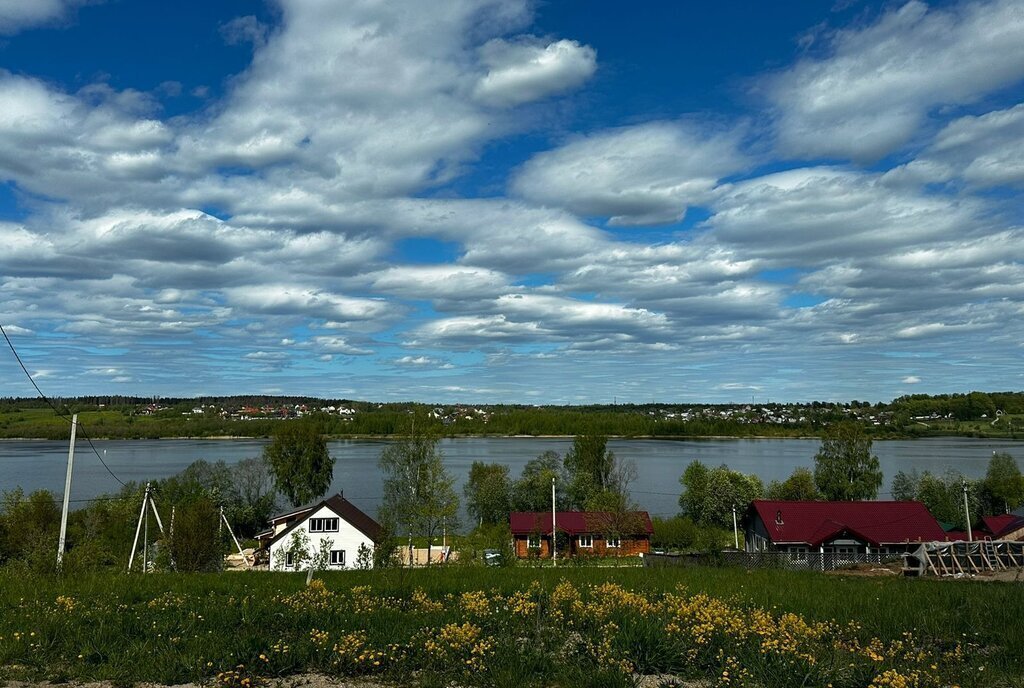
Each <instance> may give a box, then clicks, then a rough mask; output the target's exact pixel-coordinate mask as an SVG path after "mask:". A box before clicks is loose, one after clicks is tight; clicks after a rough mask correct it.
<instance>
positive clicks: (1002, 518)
mask: <svg viewBox="0 0 1024 688" xmlns="http://www.w3.org/2000/svg"><path fill="white" fill-rule="evenodd" d="M981 522H982V523H983V524H984V525H985V530H987V531H988V532H989V534H990V535H991V536H992V538H993V539H998V538H1000V537H1001V536H1003V535H1006V534H1007V533H1012V532H1013V531H1015V530H1020V529H1021V528H1024V517H1021V516H1017V515H1015V514H999V515H998V516H982V517H981Z"/></svg>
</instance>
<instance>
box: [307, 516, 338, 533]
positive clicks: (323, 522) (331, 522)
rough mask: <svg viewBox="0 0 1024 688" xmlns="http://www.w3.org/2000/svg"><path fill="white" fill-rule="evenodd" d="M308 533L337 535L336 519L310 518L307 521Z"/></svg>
mask: <svg viewBox="0 0 1024 688" xmlns="http://www.w3.org/2000/svg"><path fill="white" fill-rule="evenodd" d="M309 532H311V533H337V532H338V519H336V518H311V519H309Z"/></svg>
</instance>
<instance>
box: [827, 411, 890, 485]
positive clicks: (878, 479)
mask: <svg viewBox="0 0 1024 688" xmlns="http://www.w3.org/2000/svg"><path fill="white" fill-rule="evenodd" d="M814 484H815V485H816V486H817V487H818V490H820V491H821V494H822V495H823V496H824V497H825V499H828V500H833V501H856V500H862V499H874V498H875V497H876V496H878V488H879V487H881V485H882V470H881V468H880V467H879V463H878V457H877V456H875V455H874V454H872V453H871V438H870V437H869V436H868V435H867V434H866V433H865V432H864V429H863V428H862V427H861V426H860V425H858V424H857V423H854V422H850V421H844V422H840V423H834V424H832V425H830V426H829V427H828V428H827V429H826V430H825V434H824V435H823V436H822V439H821V448H820V449H819V450H818V453H817V454H815V456H814Z"/></svg>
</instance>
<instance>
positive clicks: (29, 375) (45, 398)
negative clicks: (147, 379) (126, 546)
mask: <svg viewBox="0 0 1024 688" xmlns="http://www.w3.org/2000/svg"><path fill="white" fill-rule="evenodd" d="M0 334H3V336H4V341H6V342H7V346H8V347H10V349H11V353H13V354H14V358H15V359H16V360H17V361H18V365H20V366H21V369H22V371H24V373H25V376H26V377H27V378H28V381H29V382H31V383H32V386H33V387H35V390H36V392H38V393H39V396H40V397H42V399H43V401H45V402H46V405H47V406H49V407H50V408H51V409H53V412H54V413H55V414H57V417H58V418H62V419H64V420H65V421H67V422H68V423H71V422H72V419H71V418H68V417H67V416H66V415H65V414H63V413H61V412H60V409H58V408H57V407H56V406H55V405H54V403H53V402H52V401H50V398H49V397H48V396H46V395H45V394H44V393H43V390H41V389H39V385H37V384H36V381H35V379H34V378H33V377H32V373H30V372H28V368H26V367H25V362H24V361H22V360H21V356H19V355H18V350H17V349H16V348H14V342H12V341H11V338H10V337H8V336H7V330H5V329H4V326H3V325H2V324H0ZM78 429H79V430H81V432H82V436H83V437H85V440H86V441H87V442H88V443H89V447H90V448H92V453H93V454H95V455H96V458H97V459H99V460H100V463H101V464H103V467H104V468H106V469H107V473H109V474H110V477H111V478H113V479H114V480H116V481H117V482H119V483H121V486H122V487H126V486H127V483H125V481H123V480H121V479H120V478H118V477H117V475H115V474H114V471H112V470H110V466H108V465H107V462H106V461H104V460H103V457H102V456H100V452H99V450H97V449H96V445H95V444H93V443H92V438H90V437H89V434H88V433H87V432H86V431H85V425H84V424H83V423H82V422H81V421H79V423H78Z"/></svg>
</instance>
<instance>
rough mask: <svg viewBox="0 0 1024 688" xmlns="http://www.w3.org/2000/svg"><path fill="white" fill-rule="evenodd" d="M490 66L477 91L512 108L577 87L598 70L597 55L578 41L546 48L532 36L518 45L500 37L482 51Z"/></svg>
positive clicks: (493, 102) (483, 97)
mask: <svg viewBox="0 0 1024 688" xmlns="http://www.w3.org/2000/svg"><path fill="white" fill-rule="evenodd" d="M480 52H481V56H482V59H483V62H484V64H485V65H486V66H487V67H488V72H487V74H486V76H484V77H483V78H482V79H480V81H479V83H477V86H476V89H475V92H474V94H475V96H476V98H477V99H478V100H480V101H481V102H483V103H486V104H487V105H494V106H499V107H508V106H512V105H520V104H522V103H528V102H530V101H533V100H539V99H541V98H544V97H546V96H549V95H552V94H555V93H560V92H562V91H567V90H569V89H572V88H576V87H577V86H579V85H580V84H582V83H583V82H585V81H586V80H587V79H589V78H590V77H591V76H592V75H593V74H594V71H595V70H596V69H597V53H596V51H595V50H594V49H593V48H591V47H589V46H586V45H580V44H579V43H577V42H576V41H572V40H561V41H555V42H553V43H549V44H547V45H543V44H541V43H539V42H538V41H537V40H536V39H534V38H532V37H529V38H523V39H520V40H519V41H516V42H509V41H506V40H504V39H501V38H496V39H494V40H492V41H490V42H489V43H487V44H486V45H484V46H483V48H481V51H480Z"/></svg>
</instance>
